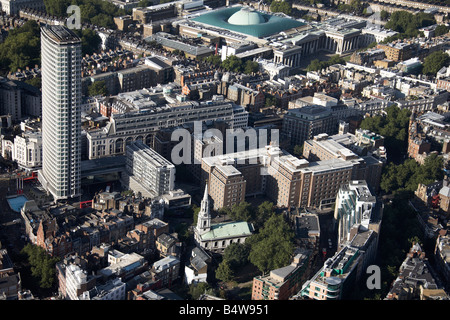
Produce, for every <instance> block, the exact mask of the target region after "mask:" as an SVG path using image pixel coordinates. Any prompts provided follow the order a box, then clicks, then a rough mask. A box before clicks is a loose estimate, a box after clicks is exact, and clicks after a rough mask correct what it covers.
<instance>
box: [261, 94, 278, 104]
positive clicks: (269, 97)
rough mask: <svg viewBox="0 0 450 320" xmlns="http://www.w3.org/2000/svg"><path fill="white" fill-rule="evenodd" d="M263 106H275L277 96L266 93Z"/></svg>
mask: <svg viewBox="0 0 450 320" xmlns="http://www.w3.org/2000/svg"><path fill="white" fill-rule="evenodd" d="M264 106H266V107H272V106H277V98H275V97H274V96H272V95H269V94H266V97H265V102H264Z"/></svg>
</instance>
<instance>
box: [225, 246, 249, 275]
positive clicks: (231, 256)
mask: <svg viewBox="0 0 450 320" xmlns="http://www.w3.org/2000/svg"><path fill="white" fill-rule="evenodd" d="M249 252H250V248H249V246H248V245H246V244H245V243H232V244H230V245H229V246H228V247H226V248H225V250H224V252H223V260H226V261H228V262H229V264H230V268H231V269H232V270H236V269H237V268H240V267H242V266H244V265H246V264H247V262H248V254H249Z"/></svg>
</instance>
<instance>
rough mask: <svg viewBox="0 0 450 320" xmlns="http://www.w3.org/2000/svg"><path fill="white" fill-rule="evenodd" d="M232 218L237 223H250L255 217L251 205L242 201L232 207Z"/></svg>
mask: <svg viewBox="0 0 450 320" xmlns="http://www.w3.org/2000/svg"><path fill="white" fill-rule="evenodd" d="M230 216H231V219H233V220H235V221H250V219H251V218H252V216H253V208H252V206H251V205H250V203H248V202H246V201H241V202H239V203H237V204H234V205H233V206H232V207H231V212H230Z"/></svg>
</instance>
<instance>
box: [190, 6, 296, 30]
mask: <svg viewBox="0 0 450 320" xmlns="http://www.w3.org/2000/svg"><path fill="white" fill-rule="evenodd" d="M192 21H194V22H200V23H204V24H207V25H210V26H213V27H218V28H223V29H225V30H230V31H235V32H239V33H243V34H247V35H250V36H253V37H258V38H261V37H266V36H269V35H272V34H275V33H278V32H280V31H284V30H288V29H292V28H297V27H300V26H303V25H305V24H304V23H302V22H300V21H297V20H294V19H290V18H285V17H280V16H277V15H271V14H267V13H263V12H259V11H256V10H253V9H251V8H248V7H241V6H236V7H229V8H222V9H217V10H213V11H211V12H207V13H205V14H202V15H200V16H198V17H195V18H192Z"/></svg>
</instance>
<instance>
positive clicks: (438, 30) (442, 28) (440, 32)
mask: <svg viewBox="0 0 450 320" xmlns="http://www.w3.org/2000/svg"><path fill="white" fill-rule="evenodd" d="M448 31H449V29H448V27H447V26H446V25H445V24H440V25H438V26H437V27H436V29H434V35H435V36H436V37H439V36H442V35H443V34H446V33H447V32H448Z"/></svg>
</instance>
